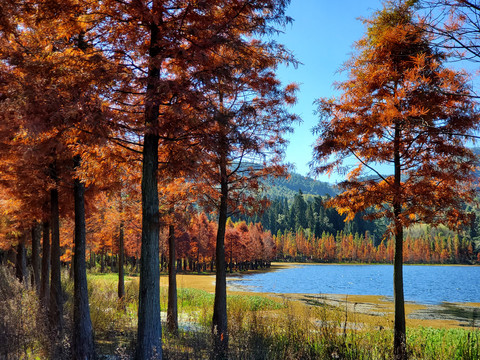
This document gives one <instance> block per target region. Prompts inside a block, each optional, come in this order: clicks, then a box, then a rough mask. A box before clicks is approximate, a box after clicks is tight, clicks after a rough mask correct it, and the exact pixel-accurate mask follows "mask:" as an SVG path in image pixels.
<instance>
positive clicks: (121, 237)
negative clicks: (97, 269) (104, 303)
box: [118, 200, 125, 301]
mask: <svg viewBox="0 0 480 360" xmlns="http://www.w3.org/2000/svg"><path fill="white" fill-rule="evenodd" d="M120 201H121V200H120ZM124 263H125V233H124V221H123V219H122V220H120V229H119V234H118V299H119V300H121V301H122V300H123V298H124V296H125V273H124Z"/></svg>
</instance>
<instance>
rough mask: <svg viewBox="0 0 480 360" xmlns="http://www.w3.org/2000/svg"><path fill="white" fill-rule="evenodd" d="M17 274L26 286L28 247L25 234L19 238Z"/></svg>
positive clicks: (16, 263) (16, 262)
mask: <svg viewBox="0 0 480 360" xmlns="http://www.w3.org/2000/svg"><path fill="white" fill-rule="evenodd" d="M15 275H16V277H17V279H18V281H20V282H21V283H22V284H23V285H24V286H27V285H28V282H27V249H26V248H25V235H22V236H21V237H20V239H18V245H17V256H16V261H15Z"/></svg>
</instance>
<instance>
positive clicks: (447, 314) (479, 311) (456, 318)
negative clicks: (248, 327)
mask: <svg viewBox="0 0 480 360" xmlns="http://www.w3.org/2000/svg"><path fill="white" fill-rule="evenodd" d="M295 265H296V264H295V263H273V264H272V267H271V268H270V269H268V270H261V271H275V270H278V269H281V268H284V267H290V266H295ZM303 265H304V264H303ZM233 276H238V274H233ZM240 276H241V275H240ZM161 285H162V286H168V277H167V276H162V277H161ZM227 285H229V284H228V277H227ZM177 286H178V287H179V288H196V289H200V290H204V291H207V292H209V293H214V292H215V276H214V275H193V274H178V275H177ZM228 293H229V294H237V295H257V296H265V297H267V298H270V299H273V300H277V301H280V302H286V301H293V302H295V303H297V305H298V306H299V307H300V308H299V310H300V311H302V309H301V307H322V308H325V309H336V310H339V311H340V312H341V313H342V315H341V316H342V318H343V319H344V322H345V323H346V324H347V328H355V329H358V330H360V329H362V328H363V327H364V326H368V327H370V328H371V327H372V326H373V327H376V328H380V329H382V328H392V326H393V318H394V304H393V299H391V298H387V297H384V296H374V295H343V294H281V295H280V294H273V293H254V292H245V291H244V290H242V288H241V287H238V286H230V285H229V286H228ZM303 310H305V309H303ZM405 312H406V317H407V326H408V327H417V326H422V327H433V328H465V327H471V328H476V327H479V326H480V303H441V304H438V305H432V304H417V303H414V302H406V304H405Z"/></svg>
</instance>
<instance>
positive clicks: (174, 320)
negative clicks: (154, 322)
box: [167, 225, 178, 335]
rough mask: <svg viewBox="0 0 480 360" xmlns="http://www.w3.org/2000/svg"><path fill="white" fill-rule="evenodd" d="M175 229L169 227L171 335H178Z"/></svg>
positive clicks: (169, 320) (171, 226)
mask: <svg viewBox="0 0 480 360" xmlns="http://www.w3.org/2000/svg"><path fill="white" fill-rule="evenodd" d="M175 258H176V255H175V227H174V226H173V225H170V226H169V227H168V309H167V327H168V331H169V332H170V333H171V334H174V335H178V308H177V276H176V275H177V274H176V270H175V260H176V259H175Z"/></svg>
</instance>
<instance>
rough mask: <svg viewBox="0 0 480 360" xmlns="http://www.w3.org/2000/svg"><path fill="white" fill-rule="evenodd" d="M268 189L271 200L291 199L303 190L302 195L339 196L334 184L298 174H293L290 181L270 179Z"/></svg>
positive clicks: (267, 192) (267, 193) (267, 194)
mask: <svg viewBox="0 0 480 360" xmlns="http://www.w3.org/2000/svg"><path fill="white" fill-rule="evenodd" d="M266 183H267V186H268V189H267V191H266V194H265V195H266V196H267V197H268V198H270V199H276V198H280V197H286V198H288V199H291V198H293V197H294V196H295V194H298V191H299V190H301V191H302V193H304V194H306V195H307V194H308V195H330V196H334V195H335V194H337V192H338V191H337V190H336V189H335V187H334V186H333V185H332V184H329V183H327V182H323V181H318V180H315V179H312V178H311V177H308V176H303V175H300V174H297V173H291V174H290V177H289V178H288V179H285V178H278V179H275V178H269V180H267V181H266Z"/></svg>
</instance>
